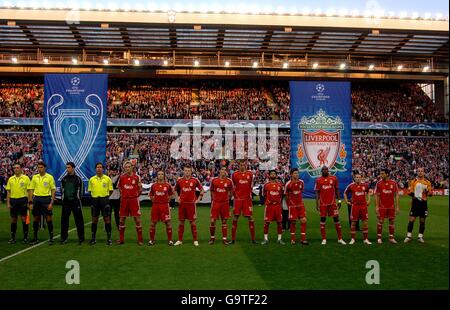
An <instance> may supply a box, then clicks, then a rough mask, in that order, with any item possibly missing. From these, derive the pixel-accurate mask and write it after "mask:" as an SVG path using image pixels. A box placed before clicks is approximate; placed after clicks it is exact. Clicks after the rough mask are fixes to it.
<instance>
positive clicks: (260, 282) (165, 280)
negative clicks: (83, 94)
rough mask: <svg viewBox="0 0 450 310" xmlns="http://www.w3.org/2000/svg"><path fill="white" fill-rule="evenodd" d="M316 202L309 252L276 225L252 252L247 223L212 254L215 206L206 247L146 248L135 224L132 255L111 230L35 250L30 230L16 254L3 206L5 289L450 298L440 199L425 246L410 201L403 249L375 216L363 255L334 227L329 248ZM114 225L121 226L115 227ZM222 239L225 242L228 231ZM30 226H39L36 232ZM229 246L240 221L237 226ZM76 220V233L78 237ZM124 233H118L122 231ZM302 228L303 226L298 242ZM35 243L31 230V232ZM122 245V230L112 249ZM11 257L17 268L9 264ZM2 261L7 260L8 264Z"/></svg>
mask: <svg viewBox="0 0 450 310" xmlns="http://www.w3.org/2000/svg"><path fill="white" fill-rule="evenodd" d="M313 204H314V202H313V201H312V200H308V201H307V212H308V213H307V215H308V227H307V237H308V240H309V241H310V245H309V246H301V245H299V244H297V245H294V246H293V245H290V243H289V241H290V234H289V231H286V232H284V234H283V239H284V241H286V245H284V246H283V245H279V244H277V243H276V242H275V240H276V224H275V223H272V224H271V227H270V233H269V238H270V241H271V242H270V244H269V245H267V246H263V245H260V244H258V245H252V244H250V242H249V230H248V224H247V220H246V219H245V218H242V217H241V218H240V220H239V225H238V237H237V242H236V244H235V245H230V246H224V245H223V244H221V243H220V242H216V244H214V245H212V246H211V245H208V240H209V206H199V207H198V217H199V219H198V224H197V225H198V232H199V242H200V246H199V247H198V248H197V247H194V246H193V245H192V242H191V241H192V235H191V232H190V228H189V225H187V226H186V228H185V233H184V236H185V240H184V245H183V246H181V247H169V246H167V244H166V234H165V228H164V225H163V224H161V223H159V224H158V226H157V232H156V241H157V244H156V245H155V246H153V247H149V246H147V245H145V246H141V247H139V246H137V244H136V231H135V229H134V222H133V221H132V219H127V223H126V224H127V228H126V236H125V242H126V243H125V244H124V245H120V246H119V245H116V244H114V245H113V246H107V245H106V239H105V233H104V231H103V228H102V227H103V222H100V223H99V230H98V232H97V244H96V245H95V246H90V245H88V244H87V242H86V243H84V244H83V245H81V246H79V245H78V244H77V237H76V231H71V232H70V234H69V243H68V244H66V245H60V244H59V238H58V239H56V242H55V244H54V245H52V246H50V245H49V244H48V243H42V244H41V245H39V246H37V247H34V248H32V249H29V250H27V251H23V252H20V251H21V250H24V249H27V248H30V246H28V245H23V244H21V243H20V241H21V239H22V226H21V224H20V223H19V225H18V230H17V240H18V243H17V244H15V245H9V244H7V241H8V240H9V237H10V232H9V231H10V228H9V227H10V224H9V221H10V219H9V211H8V210H7V208H6V206H5V204H1V205H0V289H2V290H8V289H33V290H35V289H38V290H47V289H70V290H73V289H82V290H83V289H126V290H135V289H138V290H141V289H162V290H171V289H180V290H186V289H200V290H213V289H220V290H222V289H225V290H228V289H239V290H259V289H260V290H266V289H267V290H279V289H287V290H304V289H350V290H351V289H363V290H365V289H389V290H390V289H420V290H424V289H448V288H449V286H448V275H449V270H448V266H449V216H448V204H449V199H448V197H432V198H431V199H430V202H429V217H428V219H427V223H426V231H425V240H426V243H425V244H420V243H418V242H417V241H416V237H417V234H418V228H419V223H418V221H416V223H415V226H414V233H413V237H414V238H413V241H412V242H411V243H410V244H403V239H404V237H405V235H406V226H407V219H408V211H409V205H410V199H409V198H408V197H405V198H402V199H401V213H400V214H399V215H398V216H397V221H396V239H397V241H399V243H398V244H397V245H391V244H389V243H388V242H387V230H388V227H387V223H385V226H384V227H383V237H384V243H383V244H382V245H378V244H376V242H375V241H376V216H375V210H374V209H375V208H374V206H373V203H372V205H371V206H370V208H369V217H370V220H369V229H370V231H369V239H370V240H371V241H372V242H373V244H372V245H371V246H368V245H364V244H363V243H362V241H361V239H362V238H361V233H360V232H358V234H357V243H356V244H355V245H352V246H351V245H346V246H342V245H338V244H337V242H336V240H337V237H336V231H335V229H334V225H333V222H332V219H327V237H328V244H327V245H326V246H322V245H321V244H320V240H321V237H320V231H319V217H318V213H317V212H316V211H315V209H314V207H313ZM142 211H143V228H144V238H145V241H146V242H147V241H148V229H149V212H150V208H149V207H148V206H147V207H145V206H144V207H143V210H142ZM263 211H264V210H263V208H262V207H260V206H258V205H255V208H254V213H255V219H256V236H257V240H259V241H261V240H262V235H263V234H262V229H263V225H262V218H263ZM83 212H84V218H85V222H86V223H88V222H89V221H90V218H91V216H90V209H89V208H88V207H86V208H84V211H83ZM54 214H55V216H54V219H55V236H56V235H59V227H60V220H61V217H60V207H59V206H56V207H55V211H54ZM340 214H341V222H342V227H343V235H344V240H346V241H349V239H350V229H349V225H348V217H347V207H346V206H343V207H342V209H341V211H340ZM172 218H173V219H174V220H173V227H174V229H173V231H174V238H175V239H176V236H177V226H178V221H177V220H176V218H177V209H174V210H173V211H172ZM113 223H114V222H113ZM216 225H217V227H216V237H217V240H218V241H220V239H221V229H220V223H219V222H217V224H216ZM30 226H31V225H30ZM229 226H230V227H229V236H230V234H231V221H229ZM74 227H75V225H74V222H73V217H71V225H70V229H72V228H74ZM114 227H115V226H113V228H114ZM85 229H86V239H87V240H89V238H90V225H86V228H85ZM298 233H299V224H298V223H297V234H298ZM30 235H31V236H32V229H31V227H30ZM39 236H40V240H41V241H42V240H45V239H46V238H48V233H47V231H40V232H39ZM117 237H118V232H117V231H116V230H115V229H114V231H113V239H116V238H117ZM14 254H16V255H15V256H11V257H10V258H8V259H4V258H5V257H8V256H10V255H14ZM2 259H3V260H2ZM69 260H76V261H78V263H79V265H80V284H78V285H68V284H66V273H67V272H68V271H69V270H68V269H66V262H67V261H69ZM369 260H376V261H378V263H379V265H380V284H379V285H368V284H367V283H366V280H365V279H366V273H367V272H369V269H367V268H366V262H367V261H369Z"/></svg>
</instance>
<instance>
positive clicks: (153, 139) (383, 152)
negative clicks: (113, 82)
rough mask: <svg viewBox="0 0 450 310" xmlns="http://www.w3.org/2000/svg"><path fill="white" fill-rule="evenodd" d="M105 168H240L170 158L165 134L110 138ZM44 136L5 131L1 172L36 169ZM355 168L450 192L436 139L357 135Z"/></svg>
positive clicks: (151, 174) (284, 174)
mask: <svg viewBox="0 0 450 310" xmlns="http://www.w3.org/2000/svg"><path fill="white" fill-rule="evenodd" d="M107 137H108V140H107V153H106V156H107V160H106V162H107V169H108V170H119V169H120V167H121V166H122V164H123V162H124V161H125V160H128V159H131V160H133V161H135V162H136V166H137V173H138V174H139V175H141V177H142V178H143V182H144V183H147V184H148V183H150V182H152V181H153V179H154V178H155V177H156V172H157V169H160V168H163V169H165V171H166V174H167V177H168V180H169V181H170V182H171V183H174V182H175V180H176V179H177V177H178V176H179V175H180V173H181V171H182V167H183V166H184V164H186V163H190V164H192V165H193V167H194V171H195V174H196V175H197V177H198V178H199V179H200V181H201V182H202V183H203V184H209V182H210V180H211V178H212V177H213V176H214V175H215V173H216V172H217V171H218V167H219V166H220V165H224V164H225V165H227V166H228V168H229V169H230V173H231V172H233V171H236V170H237V169H238V164H237V162H235V161H233V160H231V161H228V160H215V161H209V160H194V161H190V160H183V159H175V158H172V157H171V154H170V146H171V144H172V142H173V141H174V140H175V139H176V137H173V136H170V135H164V134H120V133H119V134H108V136H107ZM41 138H42V136H41V134H37V133H30V132H29V133H20V134H17V133H1V134H0V143H1V145H2V148H1V149H0V158H1V164H0V173H1V174H3V175H4V174H6V175H8V176H9V175H11V174H12V164H13V163H14V162H19V163H21V164H22V165H23V167H24V171H25V173H26V174H28V175H31V174H32V173H33V172H35V170H36V164H37V162H38V161H39V160H40V159H41V152H42V144H41V143H40V142H39V141H41ZM289 143H290V141H289V136H280V138H279V142H278V150H279V155H278V164H277V171H278V173H279V176H280V178H281V179H282V180H283V181H285V180H287V178H288V175H289V173H288V171H289V156H290V153H289V151H290V147H289V145H290V144H289ZM352 144H353V168H354V170H357V171H360V172H361V173H362V174H363V175H364V176H365V178H366V180H367V181H368V182H369V183H370V184H371V185H372V186H374V184H375V182H376V180H377V178H378V176H379V172H380V169H382V168H388V169H390V170H391V171H392V177H393V179H395V180H397V181H398V182H399V184H400V187H405V186H407V184H408V180H410V179H412V178H413V176H414V174H415V169H417V168H418V167H424V168H425V171H426V173H427V177H428V178H429V180H430V181H431V182H432V185H433V187H435V188H449V184H448V183H449V175H448V157H449V150H448V139H447V138H432V137H384V136H378V137H377V136H354V137H353V143H352ZM260 163H261V161H260V160H259V159H250V160H249V169H250V170H252V171H253V172H254V173H255V184H261V183H263V182H264V181H265V179H266V177H267V171H264V170H259V164H260Z"/></svg>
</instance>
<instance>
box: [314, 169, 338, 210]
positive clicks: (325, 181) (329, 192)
mask: <svg viewBox="0 0 450 310" xmlns="http://www.w3.org/2000/svg"><path fill="white" fill-rule="evenodd" d="M337 189H339V184H338V179H337V178H336V177H335V176H334V175H329V176H327V177H322V176H321V177H319V178H318V179H317V180H316V185H315V186H314V190H316V191H318V192H319V203H320V205H321V206H328V205H333V204H335V203H336V190H337Z"/></svg>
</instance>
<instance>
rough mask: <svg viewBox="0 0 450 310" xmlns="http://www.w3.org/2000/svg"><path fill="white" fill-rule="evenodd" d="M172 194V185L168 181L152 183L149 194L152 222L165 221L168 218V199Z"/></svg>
mask: <svg viewBox="0 0 450 310" xmlns="http://www.w3.org/2000/svg"><path fill="white" fill-rule="evenodd" d="M172 195H173V190H172V186H170V184H169V183H167V182H163V183H158V182H157V183H153V184H152V186H151V188H150V192H149V196H150V197H152V198H153V199H152V202H153V203H152V213H151V219H152V222H158V221H161V222H167V221H168V220H170V208H169V201H170V197H171V196H172Z"/></svg>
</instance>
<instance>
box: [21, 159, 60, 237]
mask: <svg viewBox="0 0 450 310" xmlns="http://www.w3.org/2000/svg"><path fill="white" fill-rule="evenodd" d="M37 167H38V172H39V173H38V174H35V175H34V176H33V178H32V179H31V182H30V185H29V186H28V204H29V205H32V206H33V207H32V210H33V231H34V239H33V240H32V241H31V243H30V244H31V245H34V244H37V243H38V242H39V240H38V230H39V220H40V218H41V216H44V217H45V219H46V221H47V227H48V233H49V235H50V240H49V242H50V244H53V202H54V201H55V192H56V186H55V179H54V178H53V176H52V175H51V174H48V173H46V172H45V169H46V168H47V165H46V164H45V163H44V162H43V161H40V162H39V163H38V166H37Z"/></svg>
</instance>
